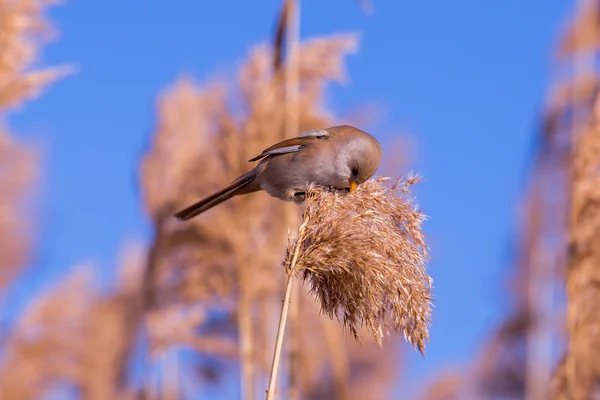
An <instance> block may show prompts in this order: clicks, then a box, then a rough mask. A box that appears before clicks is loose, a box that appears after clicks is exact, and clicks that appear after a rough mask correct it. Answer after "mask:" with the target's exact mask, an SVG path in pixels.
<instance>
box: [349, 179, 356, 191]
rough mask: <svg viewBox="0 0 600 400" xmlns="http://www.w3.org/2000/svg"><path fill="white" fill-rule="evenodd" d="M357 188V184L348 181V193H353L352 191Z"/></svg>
mask: <svg viewBox="0 0 600 400" xmlns="http://www.w3.org/2000/svg"><path fill="white" fill-rule="evenodd" d="M357 186H358V183H356V181H353V180H351V181H350V193H352V192H354V190H356V187H357Z"/></svg>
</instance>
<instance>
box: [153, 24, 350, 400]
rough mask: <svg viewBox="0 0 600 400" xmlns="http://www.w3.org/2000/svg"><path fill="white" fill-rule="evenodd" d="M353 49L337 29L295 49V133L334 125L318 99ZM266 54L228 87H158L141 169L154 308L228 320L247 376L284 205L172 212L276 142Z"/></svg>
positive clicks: (279, 131)
mask: <svg viewBox="0 0 600 400" xmlns="http://www.w3.org/2000/svg"><path fill="white" fill-rule="evenodd" d="M355 48H356V38H355V37H354V36H353V35H340V34H338V35H331V36H329V37H321V38H315V39H310V40H306V41H305V42H303V43H302V45H301V46H300V49H299V51H300V54H301V57H300V65H299V71H300V72H299V79H300V91H299V93H298V104H299V114H298V123H299V130H300V131H304V130H309V129H314V128H322V127H324V126H330V125H331V124H332V122H331V121H332V117H331V116H330V115H329V114H328V113H327V110H326V107H325V105H324V104H323V99H324V95H325V91H326V84H327V83H328V82H330V81H338V82H343V81H344V79H345V73H344V67H343V64H344V63H343V57H344V55H345V54H346V53H349V52H352V51H354V50H355ZM272 58H273V55H272V49H271V48H269V47H267V46H264V45H261V46H257V47H256V48H254V49H252V50H251V51H250V52H249V55H248V57H247V59H246V60H245V61H244V63H243V65H242V67H241V69H240V71H239V73H238V74H237V80H236V81H234V82H233V83H228V84H226V83H225V82H224V80H223V79H219V78H218V77H217V78H215V79H214V80H212V83H211V84H209V85H205V86H204V87H200V86H199V85H198V84H196V83H195V82H194V81H193V80H192V79H191V78H189V77H184V78H181V79H179V80H178V81H177V82H176V83H175V84H174V85H172V86H171V87H170V88H168V89H167V90H166V91H165V92H163V94H162V95H161V96H160V98H159V101H158V104H157V110H158V118H157V130H156V135H155V136H154V138H153V141H152V144H151V148H150V150H149V152H148V154H147V155H146V156H145V157H144V160H143V163H142V168H141V184H142V187H143V191H144V200H145V204H146V208H147V210H148V212H149V214H150V215H151V216H152V220H153V223H154V226H155V235H156V236H155V239H154V242H153V244H152V247H151V250H150V254H149V258H148V268H147V271H148V273H147V284H148V287H150V292H152V293H153V297H155V300H156V302H155V305H156V306H158V307H166V308H170V306H169V304H176V303H178V302H184V303H186V304H187V305H190V306H193V307H200V308H201V309H203V310H208V309H213V310H215V309H217V310H220V311H224V312H226V313H228V314H230V315H232V316H235V317H236V318H237V321H236V325H237V328H238V329H239V330H240V332H241V334H240V338H241V340H240V346H239V351H240V357H241V358H242V364H246V368H244V371H246V372H245V375H246V380H249V379H250V378H249V377H248V376H249V375H250V374H252V375H255V379H260V378H261V374H262V375H263V376H264V375H265V374H266V371H267V368H268V367H267V366H266V365H267V364H268V363H267V362H266V361H265V360H266V359H268V357H269V355H268V354H269V353H271V350H272V349H271V348H270V346H272V340H270V339H268V338H270V337H271V336H272V335H273V333H272V318H273V315H275V314H276V310H274V309H273V307H272V305H273V301H274V299H276V298H277V297H276V296H278V295H279V293H280V290H281V285H280V282H279V280H280V279H281V275H280V272H279V271H278V267H277V266H278V264H279V261H280V260H278V256H277V254H280V251H281V250H282V249H284V248H285V231H286V227H285V224H284V218H283V216H284V212H283V206H284V204H283V203H282V202H280V201H278V200H276V199H272V198H270V197H269V196H267V195H265V194H264V193H258V194H254V195H249V196H242V197H239V198H234V199H232V200H231V201H228V202H227V203H225V204H223V205H221V206H219V207H217V208H215V209H213V210H210V212H208V213H206V214H204V215H202V216H200V217H198V218H196V219H194V220H192V221H190V222H188V223H180V222H178V221H176V220H175V219H174V218H172V212H174V211H175V210H176V209H177V208H180V207H183V206H185V205H186V204H189V202H191V201H194V200H197V199H198V198H199V197H202V196H205V195H207V194H209V193H211V192H213V191H215V190H218V189H220V188H221V187H223V186H224V185H226V184H228V183H229V182H230V181H231V180H232V179H233V178H234V177H235V176H237V175H239V174H241V173H243V172H245V171H247V170H248V169H250V168H251V167H252V164H250V163H248V161H247V160H248V159H249V158H251V157H252V156H254V155H255V154H257V152H260V151H261V150H262V149H263V148H265V147H266V146H269V145H271V144H272V143H274V142H276V141H279V140H281V139H282V136H283V131H284V116H285V107H284V105H285V102H284V101H283V99H284V96H285V90H284V88H285V86H284V85H283V81H282V80H281V79H278V78H277V77H275V76H274V74H273V70H272ZM253 249H260V251H258V252H257V251H254V250H253ZM257 276H260V277H261V279H256V277H257ZM275 303H276V302H275ZM273 311H275V312H273ZM203 323H210V320H209V319H207V320H205V321H203ZM269 327H271V329H269ZM228 329H229V328H228ZM195 340H196V339H195ZM261 343H265V345H261ZM228 348H229V347H228ZM243 360H246V361H243ZM250 363H251V364H256V367H254V365H252V366H248V364H250ZM248 370H253V371H250V372H248ZM246 386H247V385H246ZM244 393H246V394H247V393H248V391H246V390H244ZM245 397H246V398H247V397H249V395H248V396H246V395H245Z"/></svg>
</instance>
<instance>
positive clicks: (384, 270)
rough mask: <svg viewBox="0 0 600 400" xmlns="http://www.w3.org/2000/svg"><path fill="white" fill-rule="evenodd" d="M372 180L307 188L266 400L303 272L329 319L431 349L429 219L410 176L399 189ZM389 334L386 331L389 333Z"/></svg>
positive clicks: (291, 247)
mask: <svg viewBox="0 0 600 400" xmlns="http://www.w3.org/2000/svg"><path fill="white" fill-rule="evenodd" d="M384 180H385V178H380V179H377V180H370V181H367V182H366V183H364V184H363V185H361V186H360V187H359V189H357V190H356V191H355V192H353V193H352V194H346V195H344V194H339V193H334V192H330V191H325V190H322V189H320V188H316V187H309V188H308V189H307V194H308V196H307V204H306V211H305V213H304V214H303V223H302V225H301V226H300V228H299V231H298V237H297V238H296V239H293V240H290V242H289V244H288V248H287V252H286V257H285V260H284V265H285V267H286V273H287V275H288V283H287V287H286V292H285V298H284V302H283V306H282V310H281V318H280V322H279V328H278V335H277V341H276V344H275V352H274V355H273V364H272V372H271V381H270V383H269V389H268V390H267V399H271V398H272V397H273V395H274V389H275V384H276V379H277V368H278V366H279V357H280V355H279V354H280V351H281V345H282V342H283V336H284V332H285V322H286V319H287V313H288V309H289V300H290V293H291V286H292V283H293V280H294V277H295V276H296V275H297V274H302V278H303V280H304V281H305V282H308V283H309V284H310V285H311V288H312V291H313V293H315V295H316V297H317V300H318V301H319V303H320V305H321V310H322V311H323V312H324V313H325V314H326V315H327V316H328V317H330V318H333V317H336V318H337V319H338V320H340V319H341V320H342V321H343V325H344V327H345V329H346V330H348V331H350V332H351V333H352V334H353V336H354V337H355V339H356V340H358V341H360V336H359V330H360V328H362V327H363V326H364V327H366V328H368V330H369V331H370V333H371V334H372V335H373V336H374V338H375V340H376V342H377V343H378V344H379V346H382V339H383V336H384V334H387V331H388V329H389V328H391V329H392V330H394V331H396V332H399V331H402V332H403V334H404V337H405V339H406V340H407V341H408V342H410V343H411V344H413V346H415V348H417V349H418V350H419V351H420V352H421V353H424V350H425V343H426V341H427V339H428V337H429V333H428V327H429V324H430V319H431V296H432V294H431V284H432V280H431V278H430V277H429V276H428V275H427V274H426V271H425V261H426V259H427V257H428V255H427V246H426V245H425V242H424V238H423V234H422V232H421V223H422V221H423V219H424V216H423V215H422V214H421V213H420V212H419V211H417V210H416V209H415V208H414V206H413V205H412V203H411V201H410V199H409V197H408V193H409V186H410V185H411V184H413V183H415V182H416V180H415V179H412V178H411V179H408V180H407V181H406V182H400V181H399V182H397V183H396V184H395V185H394V186H393V187H391V188H388V187H385V186H384V185H383V182H384ZM384 331H385V332H384Z"/></svg>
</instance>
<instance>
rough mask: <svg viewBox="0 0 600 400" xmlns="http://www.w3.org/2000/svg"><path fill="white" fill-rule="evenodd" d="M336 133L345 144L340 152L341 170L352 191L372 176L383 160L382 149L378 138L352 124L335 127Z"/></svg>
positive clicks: (339, 162) (338, 159)
mask: <svg viewBox="0 0 600 400" xmlns="http://www.w3.org/2000/svg"><path fill="white" fill-rule="evenodd" d="M334 129H335V135H336V136H337V137H338V138H339V139H342V140H343V141H344V142H345V144H344V145H343V146H342V148H341V150H340V153H339V154H338V158H337V162H338V165H339V167H340V168H339V171H340V173H341V174H342V177H343V179H344V180H347V181H348V187H349V188H350V192H353V191H354V190H355V189H356V187H357V186H358V185H360V184H362V183H364V182H366V181H367V180H368V179H369V178H371V177H372V176H373V175H374V174H375V172H376V171H377V169H378V168H379V163H380V161H381V156H382V150H381V146H380V145H379V142H378V141H377V139H375V138H374V137H373V136H371V135H370V134H368V133H367V132H363V131H361V130H360V129H357V128H354V127H352V126H347V125H345V126H341V127H335V128H334Z"/></svg>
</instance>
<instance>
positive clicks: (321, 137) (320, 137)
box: [317, 135, 327, 139]
mask: <svg viewBox="0 0 600 400" xmlns="http://www.w3.org/2000/svg"><path fill="white" fill-rule="evenodd" d="M317 139H327V135H321V136H317Z"/></svg>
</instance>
